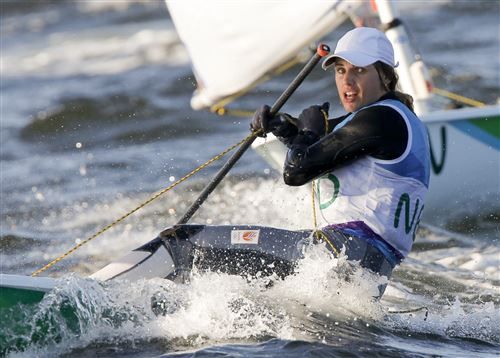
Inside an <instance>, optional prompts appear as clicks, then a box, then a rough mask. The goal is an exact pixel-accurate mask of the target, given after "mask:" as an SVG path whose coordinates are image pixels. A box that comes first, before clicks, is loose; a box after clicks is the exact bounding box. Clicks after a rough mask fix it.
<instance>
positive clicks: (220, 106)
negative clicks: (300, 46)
mask: <svg viewBox="0 0 500 358" xmlns="http://www.w3.org/2000/svg"><path fill="white" fill-rule="evenodd" d="M299 62H301V61H300V59H299V58H298V57H294V58H292V59H291V60H290V61H288V62H285V63H284V64H283V65H281V66H279V67H278V68H276V69H275V70H274V71H272V72H270V73H267V74H265V75H263V76H262V77H261V78H259V79H258V80H256V81H255V82H254V83H252V84H251V85H249V86H247V87H245V88H243V89H242V90H240V91H238V92H236V93H234V94H232V95H230V96H227V97H225V98H223V99H221V100H220V101H219V102H217V103H215V104H213V105H212V106H211V107H210V112H213V113H216V114H218V115H219V116H224V115H233V116H236V117H249V116H252V115H253V114H254V112H252V111H249V110H237V109H233V110H231V109H227V108H225V106H226V105H228V104H229V103H231V102H234V101H235V100H236V99H238V98H240V97H241V96H243V95H245V94H247V93H248V92H249V91H250V90H251V89H252V88H255V87H257V86H258V85H259V84H261V83H264V82H266V81H268V80H270V79H271V78H273V77H274V76H277V75H279V74H281V73H283V72H285V71H286V70H288V69H289V68H291V67H293V66H295V65H296V64H297V63H299Z"/></svg>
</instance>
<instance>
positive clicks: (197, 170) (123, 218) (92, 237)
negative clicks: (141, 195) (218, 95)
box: [31, 133, 256, 276]
mask: <svg viewBox="0 0 500 358" xmlns="http://www.w3.org/2000/svg"><path fill="white" fill-rule="evenodd" d="M255 134H256V133H250V134H249V135H248V136H247V137H246V138H244V139H242V140H241V141H240V142H238V143H236V144H234V145H232V146H231V147H229V148H227V149H226V150H224V151H223V152H221V153H219V154H217V155H216V156H215V157H213V158H212V159H210V160H208V161H206V162H205V163H203V164H202V165H200V166H199V167H197V168H196V169H194V170H193V171H191V172H190V173H189V174H187V175H185V176H183V177H182V178H181V179H179V180H177V181H176V182H175V183H173V184H172V185H170V186H168V187H167V188H165V189H163V190H162V191H160V192H158V193H157V194H155V195H153V196H152V197H150V198H149V199H148V200H146V201H145V202H143V203H142V204H140V205H139V206H138V207H136V208H135V209H133V210H131V211H129V212H128V213H126V214H125V215H123V216H122V217H120V218H119V219H117V220H115V221H113V222H112V223H111V224H109V225H107V226H105V227H103V228H102V229H101V230H99V231H98V232H97V233H95V234H94V235H92V236H90V237H89V238H87V239H85V240H83V241H82V242H80V243H79V244H77V245H76V246H74V247H73V248H72V249H70V250H68V251H67V252H65V253H64V254H62V255H61V256H59V257H58V258H56V259H55V260H52V261H51V262H49V263H48V264H47V265H45V266H43V267H42V268H41V269H39V270H37V271H35V272H33V273H32V274H31V276H37V275H38V274H40V273H42V272H44V271H45V270H47V269H48V268H50V267H52V266H54V265H55V264H56V263H58V262H59V261H61V260H63V259H64V258H65V257H67V256H68V255H70V254H72V253H73V252H75V251H76V250H78V249H79V248H80V247H82V246H83V245H85V244H86V243H88V242H89V241H91V240H93V239H95V238H96V237H98V236H99V235H101V234H102V233H103V232H105V231H106V230H108V229H110V228H111V227H113V226H115V225H116V224H118V223H119V222H121V221H123V220H125V219H126V218H127V217H129V216H130V215H132V214H133V213H135V212H136V211H137V210H139V209H141V208H143V207H145V206H146V205H148V204H149V203H151V202H152V201H153V200H156V199H157V198H159V197H160V196H161V195H163V194H165V193H166V192H167V191H169V190H171V189H173V188H174V187H175V186H177V185H179V184H180V183H182V182H183V181H185V180H186V179H188V178H190V177H192V176H193V175H194V174H196V173H197V172H199V171H200V170H202V169H204V168H205V167H207V166H208V165H210V164H212V163H213V162H215V161H216V160H219V159H220V158H222V157H223V156H224V155H226V154H227V153H228V152H230V151H232V150H233V149H234V148H236V147H238V146H240V145H242V144H243V143H245V142H246V141H247V140H249V139H250V138H251V137H252V136H254V135H255Z"/></svg>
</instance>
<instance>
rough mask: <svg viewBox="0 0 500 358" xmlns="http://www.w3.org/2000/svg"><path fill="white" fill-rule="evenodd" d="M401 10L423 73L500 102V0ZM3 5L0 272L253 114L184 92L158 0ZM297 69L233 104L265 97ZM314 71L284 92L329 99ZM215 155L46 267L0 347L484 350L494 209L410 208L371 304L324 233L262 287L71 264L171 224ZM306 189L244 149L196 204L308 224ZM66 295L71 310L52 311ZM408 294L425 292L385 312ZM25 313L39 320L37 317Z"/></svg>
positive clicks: (8, 321)
mask: <svg viewBox="0 0 500 358" xmlns="http://www.w3.org/2000/svg"><path fill="white" fill-rule="evenodd" d="M400 10H401V15H402V17H403V18H404V20H405V21H406V23H407V25H408V27H409V29H410V30H411V31H412V33H413V38H414V41H415V43H416V44H417V45H418V47H419V50H420V52H421V54H422V56H423V58H424V60H425V61H426V63H427V64H428V65H429V66H430V68H431V72H432V74H433V76H434V81H435V84H436V85H437V86H439V87H442V88H446V89H448V90H450V91H454V92H457V93H460V94H462V95H466V96H469V97H472V98H475V99H477V100H480V101H483V102H486V103H494V102H496V101H497V97H498V93H499V87H500V85H499V83H500V78H499V73H500V70H499V62H498V54H499V53H500V44H499V43H500V25H499V22H498V19H499V16H500V3H499V2H497V1H436V2H430V1H409V2H404V3H402V4H401V8H400ZM0 18H1V23H0V30H1V82H0V88H1V101H0V105H1V118H0V128H1V134H0V163H1V164H0V195H1V203H0V208H1V209H0V210H1V213H0V220H1V221H0V225H1V227H0V250H1V254H0V255H1V256H0V271H1V272H2V273H10V274H27V275H28V274H30V273H31V272H33V271H34V270H36V269H38V268H40V267H41V266H43V265H45V264H46V263H47V262H48V261H50V260H51V259H54V258H56V257H57V256H59V255H60V254H62V253H63V252H65V251H66V250H68V249H70V248H71V247H72V246H74V245H75V244H77V243H78V242H81V240H84V239H86V238H87V237H89V236H91V235H92V234H94V233H95V232H96V231H97V230H98V229H100V228H102V227H103V226H105V225H107V224H109V223H110V222H112V221H114V220H115V219H117V218H118V217H120V216H121V215H123V214H125V213H126V212H128V211H129V210H131V209H133V208H135V207H136V206H137V205H138V204H140V203H142V202H143V201H145V200H147V199H148V198H149V197H150V196H151V195H153V194H154V193H156V192H157V191H159V190H161V189H163V188H165V187H167V186H169V185H170V184H171V183H173V182H174V181H176V180H177V179H179V178H180V177H182V176H183V175H185V174H186V173H188V172H189V171H191V170H192V169H194V168H195V167H197V166H198V165H200V164H201V163H203V162H205V161H207V160H208V159H210V158H211V157H213V156H214V155H216V154H218V153H219V152H221V151H222V150H224V149H225V148H227V147H229V146H230V145H232V144H234V143H237V142H238V141H239V140H240V139H242V138H244V137H245V136H246V135H247V134H248V127H249V124H248V121H249V120H248V118H233V117H217V116H215V115H214V114H210V113H207V112H195V111H193V110H192V109H191V108H190V105H189V100H190V97H191V93H192V91H193V89H194V79H193V76H192V72H191V68H190V64H189V57H188V55H187V53H186V51H185V49H184V47H183V45H182V44H181V42H180V41H179V38H178V36H177V34H176V32H175V29H174V27H173V24H172V21H171V20H170V16H169V14H168V11H167V9H166V7H165V4H164V3H163V2H161V1H104V0H103V1H51V0H45V1H32V2H30V1H2V3H1V15H0ZM346 29H347V27H342V28H340V29H338V30H337V31H336V32H334V33H333V34H332V35H331V37H330V38H329V39H327V40H330V41H332V42H333V41H334V39H335V38H338V36H339V35H340V34H342V33H343V32H344V31H345V30H346ZM332 45H333V43H332ZM298 69H299V68H298V67H297V69H296V70H297V71H298ZM297 71H295V72H297ZM293 75H294V71H293V70H292V71H291V73H290V74H288V75H285V76H284V77H281V78H276V79H273V80H271V81H270V82H267V83H266V84H263V85H261V86H260V87H259V88H258V89H257V91H256V92H255V93H254V94H252V95H251V96H250V97H248V98H247V99H245V100H244V101H243V105H244V106H245V107H247V108H249V109H255V108H257V107H259V106H260V105H261V104H263V103H272V102H273V101H274V99H276V98H277V96H278V95H279V93H280V91H281V90H283V89H284V88H285V87H286V85H287V84H288V82H289V81H290V80H291V78H292V77H293ZM310 79H312V80H310ZM310 79H308V80H306V82H305V83H304V84H303V86H302V87H301V90H300V91H299V92H298V93H297V94H296V95H295V96H294V97H293V100H291V101H290V104H288V106H290V107H289V108H291V109H295V110H296V109H299V108H305V107H306V106H308V105H310V104H311V103H314V102H315V98H316V96H317V93H318V91H321V92H322V93H326V92H328V91H331V93H332V102H336V99H335V97H334V96H335V95H334V90H333V84H332V83H331V79H330V78H327V77H326V76H324V74H323V73H322V72H321V71H320V70H319V69H318V71H316V70H315V72H314V73H313V74H312V75H311V76H310ZM337 107H338V106H337ZM222 163H223V162H217V163H215V164H214V165H213V166H211V167H209V168H207V169H205V170H203V171H202V172H200V173H199V174H197V175H196V176H195V177H193V178H191V179H189V180H187V181H186V182H184V183H182V184H181V185H179V186H178V187H176V188H175V189H174V190H172V191H170V192H168V193H167V194H165V195H164V196H163V197H161V198H160V199H158V200H156V201H154V202H153V203H151V204H150V205H148V206H146V207H145V208H143V209H141V210H140V211H138V212H137V213H135V214H134V215H132V216H131V217H129V218H128V219H127V220H125V221H124V222H123V223H120V224H119V225H116V226H115V227H113V228H112V229H111V230H109V231H107V232H106V233H104V234H103V235H101V236H100V237H98V238H96V239H94V240H92V241H91V242H90V243H88V244H87V245H85V246H83V247H82V248H80V249H79V250H77V251H76V252H75V253H74V254H72V255H70V256H69V257H68V258H67V259H65V260H63V261H62V262H60V263H59V264H57V265H56V266H54V267H53V268H51V269H50V270H48V271H47V272H45V273H43V275H48V276H52V277H57V278H58V286H57V288H56V290H54V291H53V292H52V293H50V294H48V295H46V297H45V298H44V300H43V301H42V302H41V303H40V304H39V305H35V306H30V307H28V306H20V307H17V308H16V312H12V311H9V312H0V318H1V325H0V356H2V355H10V356H13V357H17V356H26V357H32V356H38V357H52V356H72V357H73V356H76V357H78V356H82V357H87V356H88V357H93V356H103V357H118V356H137V357H151V356H169V355H173V356H197V357H198V356H200V357H205V356H207V357H212V356H231V357H232V356H235V357H237V356H256V357H273V356H363V357H364V356H370V357H371V356H384V357H391V356H392V357H401V356H410V357H427V356H444V357H472V356H474V357H476V356H484V357H487V356H498V354H499V352H500V310H499V307H500V300H499V299H500V291H499V287H500V276H499V272H500V261H499V260H500V246H499V239H500V227H499V224H500V219H499V215H500V210H498V207H496V208H491V210H487V211H488V215H487V216H483V215H480V214H478V213H475V212H470V213H468V214H467V215H462V216H459V217H457V216H456V215H454V214H453V213H449V216H448V217H447V218H446V220H444V221H440V222H437V223H436V222H433V223H424V225H423V226H422V228H421V229H420V230H419V232H418V235H417V239H416V242H415V245H414V249H413V251H412V253H411V254H410V256H409V258H408V259H407V260H406V261H405V262H404V263H403V264H402V265H401V266H400V267H399V268H397V269H396V270H395V272H394V275H393V278H392V279H391V282H390V283H389V286H388V288H387V290H386V293H385V295H384V297H383V299H382V300H381V301H377V302H373V301H372V300H370V299H368V298H367V295H366V290H367V287H365V282H366V280H369V279H370V278H366V277H361V276H359V277H357V276H356V277H354V278H353V279H352V280H351V281H350V282H346V281H344V280H343V279H341V278H340V277H339V275H338V273H337V268H338V266H339V265H341V262H339V261H338V260H332V259H331V258H330V257H329V256H328V255H327V254H326V253H325V251H324V250H322V249H321V248H318V249H316V250H312V251H311V252H309V253H308V254H307V256H306V258H305V259H304V260H303V262H302V263H301V264H300V266H299V268H298V270H297V274H296V275H294V276H292V277H289V278H287V279H285V280H284V281H280V282H278V283H276V284H275V285H274V286H272V287H270V288H269V287H267V285H266V283H265V282H260V281H258V280H257V281H254V282H250V283H249V282H247V280H245V279H243V278H240V277H233V276H226V275H223V274H217V273H209V274H196V273H195V274H194V275H193V277H192V280H191V283H190V284H187V285H176V284H173V283H171V282H170V281H165V280H161V279H156V280H148V281H146V280H144V281H138V282H133V283H128V282H120V281H117V282H112V283H99V282H96V281H93V280H91V279H88V278H86V276H87V275H88V274H90V273H92V272H94V271H96V270H97V269H99V268H101V267H103V266H104V265H105V264H106V263H108V262H110V261H112V260H115V259H117V258H119V257H120V256H122V255H124V254H126V253H127V252H129V251H130V250H131V249H134V248H136V247H138V246H140V245H142V244H144V243H146V242H148V241H149V240H152V239H153V238H154V237H155V236H156V235H157V234H158V233H159V232H160V231H162V229H163V228H165V227H167V226H169V225H172V224H175V223H176V222H177V220H178V219H180V217H181V216H182V214H183V213H184V212H185V211H186V209H187V208H188V207H189V205H190V204H191V202H192V201H193V200H194V199H195V198H196V197H197V195H198V194H199V193H200V191H201V190H202V188H203V187H204V185H206V184H207V183H208V182H209V180H210V179H211V177H212V176H213V175H214V173H215V172H216V170H217V169H219V168H220V167H221V165H222ZM478 174H479V173H478ZM479 175H480V174H479ZM450 185H453V183H450ZM308 190H310V189H308V188H299V189H293V190H291V189H290V188H287V187H285V185H284V184H283V183H282V181H281V179H280V176H279V174H277V173H276V172H275V171H274V170H272V169H271V168H270V167H269V165H268V164H266V162H264V161H263V160H262V159H261V158H260V157H259V156H258V155H257V154H255V153H254V152H253V151H248V152H247V153H246V154H245V155H244V156H243V157H242V159H241V160H240V161H239V162H238V164H237V165H236V166H235V168H234V169H233V170H232V171H231V172H230V174H229V175H228V177H227V178H226V179H225V180H224V181H223V182H222V183H221V184H220V185H219V187H218V188H217V189H216V191H215V192H214V193H213V194H212V195H211V196H210V198H209V199H208V200H207V201H206V203H205V204H204V205H203V206H202V208H201V209H200V210H199V211H198V212H197V214H196V215H195V216H194V217H193V219H192V220H191V222H196V223H203V224H259V225H271V226H276V227H282V228H289V229H299V228H307V227H311V225H312V219H311V217H310V216H305V215H303V210H298V209H297V208H298V207H301V206H304V205H310V204H309V203H308V202H304V201H303V199H301V198H303V194H305V193H306V192H307V191H308ZM427 224H428V225H427ZM159 293H161V294H162V295H163V297H164V298H165V299H166V300H167V303H168V305H170V306H171V307H172V309H171V311H169V312H167V314H165V315H163V316H156V315H155V314H153V312H152V311H151V304H150V303H151V297H152V296H154V295H157V294H159ZM68 305H69V306H71V307H72V308H73V309H76V321H75V320H73V321H71V322H68V321H67V320H65V318H64V314H63V313H61V312H64V310H65V308H67V306H68ZM409 309H420V310H418V311H415V312H412V313H394V312H395V311H401V310H409ZM19 317H21V318H19ZM19 320H20V321H21V322H22V324H21V325H19ZM40 322H43V323H44V324H45V325H46V326H45V328H46V329H47V330H46V332H48V334H45V335H43V336H40V335H38V331H37V329H39V328H37V327H39V325H40ZM20 327H21V328H20ZM15 347H17V348H15Z"/></svg>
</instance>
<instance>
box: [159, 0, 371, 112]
mask: <svg viewBox="0 0 500 358" xmlns="http://www.w3.org/2000/svg"><path fill="white" fill-rule="evenodd" d="M166 4H167V7H168V10H169V12H170V15H171V17H172V20H173V22H174V25H175V27H176V30H177V32H178V34H179V37H180V38H181V40H182V42H183V43H184V45H185V46H186V48H187V51H188V53H189V56H190V58H191V61H192V65H193V71H194V73H195V76H196V79H197V81H198V89H197V90H196V92H195V94H194V95H193V99H192V101H191V105H192V107H193V108H194V109H201V108H205V107H209V106H211V105H213V104H214V103H215V102H217V101H218V100H220V99H221V98H224V97H226V96H229V95H231V94H234V93H237V92H239V91H241V90H243V89H245V88H247V87H249V86H251V85H252V84H254V83H255V82H256V81H257V80H258V79H259V78H261V77H262V76H263V75H264V74H265V73H267V72H269V71H270V70H271V69H273V68H276V67H278V66H279V65H281V64H282V63H284V62H285V61H287V60H288V59H290V58H292V57H294V56H295V55H296V54H297V53H298V52H300V50H301V49H303V48H304V47H306V46H307V45H308V44H310V43H312V42H317V41H318V39H319V38H321V37H322V36H323V35H325V34H327V33H328V32H329V31H331V30H332V29H333V28H335V27H337V26H338V25H339V24H340V23H341V22H343V21H344V20H345V19H346V18H347V15H346V14H349V13H351V12H353V11H354V10H355V9H356V8H358V7H360V6H366V5H367V2H366V1H365V2H363V1H352V0H351V1H339V0H332V1H325V0H308V1H299V0H295V1H251V0H239V1H222V0H214V1H209V0H204V1H203V0H173V1H172V0H167V1H166ZM221 69H223V70H221Z"/></svg>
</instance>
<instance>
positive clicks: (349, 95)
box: [335, 58, 387, 112]
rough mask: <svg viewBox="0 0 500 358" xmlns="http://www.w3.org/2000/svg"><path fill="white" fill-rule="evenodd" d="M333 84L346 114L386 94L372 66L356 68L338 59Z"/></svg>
mask: <svg viewBox="0 0 500 358" xmlns="http://www.w3.org/2000/svg"><path fill="white" fill-rule="evenodd" d="M335 84H336V85H337V91H338V93H339V97H340V102H341V103H342V106H344V109H345V110H346V111H347V112H354V111H357V110H358V109H360V108H361V107H364V106H366V105H368V104H371V103H373V102H375V101H376V100H378V99H379V98H380V97H382V96H383V95H384V94H386V93H387V90H385V89H384V88H383V86H382V83H381V81H380V77H379V75H378V72H377V70H376V69H375V66H374V65H369V66H366V67H357V66H354V65H353V64H351V63H349V62H347V61H345V60H342V59H340V58H339V59H337V60H336V61H335Z"/></svg>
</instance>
